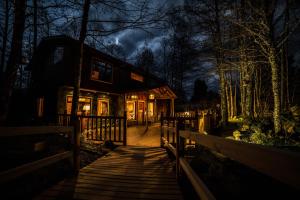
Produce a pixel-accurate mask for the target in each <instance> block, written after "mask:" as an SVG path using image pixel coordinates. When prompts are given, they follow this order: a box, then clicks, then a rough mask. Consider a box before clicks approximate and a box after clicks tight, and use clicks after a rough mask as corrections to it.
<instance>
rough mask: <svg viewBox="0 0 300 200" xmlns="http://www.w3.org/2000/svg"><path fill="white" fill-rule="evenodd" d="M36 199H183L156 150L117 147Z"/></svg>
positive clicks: (167, 161) (162, 155) (163, 153)
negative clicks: (75, 175)
mask: <svg viewBox="0 0 300 200" xmlns="http://www.w3.org/2000/svg"><path fill="white" fill-rule="evenodd" d="M36 199H103V200H106V199H122V200H123V199H124V200H125V199H128V200H129V199H130V200H135V199H149V200H151V199H159V200H164V199H168V200H171V199H174V200H175V199H176V200H177V199H183V196H182V194H181V191H180V188H179V186H178V184H177V181H176V178H175V173H174V171H173V165H172V162H171V161H170V159H169V158H168V155H167V153H166V150H165V149H163V148H159V147H137V146H126V147H124V146H121V147H118V148H117V149H116V150H115V151H113V152H110V153H109V154H107V155H106V156H104V157H102V158H99V159H98V160H96V161H95V162H93V163H91V164H90V165H88V166H86V167H84V168H82V169H81V170H80V172H79V175H78V176H77V177H74V178H72V179H66V180H64V181H62V182H60V183H58V184H57V185H55V186H53V187H52V188H49V189H48V190H46V191H44V192H43V193H42V194H41V195H40V196H38V197H37V198H36Z"/></svg>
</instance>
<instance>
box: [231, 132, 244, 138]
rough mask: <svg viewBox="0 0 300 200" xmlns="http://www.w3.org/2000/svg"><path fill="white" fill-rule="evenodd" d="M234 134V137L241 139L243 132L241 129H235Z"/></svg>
mask: <svg viewBox="0 0 300 200" xmlns="http://www.w3.org/2000/svg"><path fill="white" fill-rule="evenodd" d="M232 135H233V137H234V139H236V140H240V139H241V135H242V134H241V132H240V131H239V130H235V131H233V134H232Z"/></svg>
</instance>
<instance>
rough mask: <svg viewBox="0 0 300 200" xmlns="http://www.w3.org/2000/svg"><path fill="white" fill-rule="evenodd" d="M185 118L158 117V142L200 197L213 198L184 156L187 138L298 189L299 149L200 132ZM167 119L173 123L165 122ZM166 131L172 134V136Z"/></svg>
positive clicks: (299, 170)
mask: <svg viewBox="0 0 300 200" xmlns="http://www.w3.org/2000/svg"><path fill="white" fill-rule="evenodd" d="M185 120H187V119H186V118H180V117H177V118H174V117H163V118H162V119H161V125H162V126H161V144H162V145H163V146H165V147H167V148H168V149H170V151H171V152H172V153H173V154H174V155H175V156H176V176H177V177H179V176H180V171H181V170H180V169H182V171H184V172H185V174H186V176H187V177H188V179H189V180H190V182H191V183H192V185H193V187H194V189H195V191H196V193H197V194H198V196H199V197H200V198H201V199H215V197H214V196H213V194H212V193H211V192H210V191H209V189H208V188H207V186H206V185H205V183H204V182H203V181H202V180H201V179H200V178H199V177H198V176H197V174H196V173H195V172H194V171H193V169H192V168H191V167H190V166H189V164H188V162H187V160H186V159H185V158H184V153H183V152H184V148H185V146H186V145H187V144H188V142H187V140H189V141H193V142H195V143H197V144H199V145H202V146H205V147H207V148H209V149H210V150H213V151H216V152H218V153H220V154H223V155H224V156H226V157H228V158H230V159H232V160H235V161H237V162H239V163H242V164H244V165H246V166H248V167H250V168H252V169H254V170H256V171H258V172H261V173H263V174H265V175H267V176H270V177H272V178H274V179H276V180H279V181H281V182H283V183H285V184H288V185H290V186H292V187H294V188H296V189H300V182H299V180H300V154H299V153H294V152H289V151H284V150H280V149H275V148H271V147H265V146H261V145H256V144H249V143H244V142H240V141H234V140H230V139H225V138H221V137H217V136H211V135H206V133H199V132H198V131H195V130H192V129H189V130H187V129H186V128H185V127H184V123H183V122H184V121H185ZM193 120H195V119H192V118H190V119H188V121H190V123H192V121H193ZM170 123H171V124H175V125H174V126H168V125H169V124H170ZM169 135H172V140H171V139H170V137H169ZM174 137H175V140H174ZM174 144H175V145H174ZM174 146H175V147H174Z"/></svg>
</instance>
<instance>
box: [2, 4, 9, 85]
mask: <svg viewBox="0 0 300 200" xmlns="http://www.w3.org/2000/svg"><path fill="white" fill-rule="evenodd" d="M8 4H9V2H8V0H5V18H4V28H3V37H2V42H3V43H2V53H1V64H0V80H2V75H3V71H4V63H5V55H6V46H7V39H8V38H7V35H8V20H9V9H8Z"/></svg>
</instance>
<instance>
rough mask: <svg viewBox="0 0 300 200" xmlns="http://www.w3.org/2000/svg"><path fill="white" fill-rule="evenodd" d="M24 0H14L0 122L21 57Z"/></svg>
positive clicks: (2, 118) (0, 96) (2, 84)
mask: <svg viewBox="0 0 300 200" xmlns="http://www.w3.org/2000/svg"><path fill="white" fill-rule="evenodd" d="M26 2H27V1H26V0H18V1H15V2H14V24H13V35H12V44H11V52H10V55H9V58H8V61H7V67H6V70H5V73H4V77H3V82H2V83H1V91H0V98H1V99H0V113H1V114H0V123H2V124H3V123H5V121H6V119H7V115H8V112H9V104H10V99H11V95H12V92H13V87H14V83H15V81H16V77H17V70H18V64H20V62H21V59H22V42H23V33H24V26H25V10H26Z"/></svg>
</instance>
